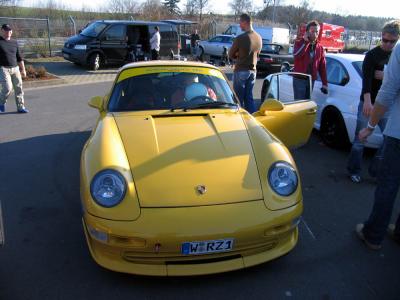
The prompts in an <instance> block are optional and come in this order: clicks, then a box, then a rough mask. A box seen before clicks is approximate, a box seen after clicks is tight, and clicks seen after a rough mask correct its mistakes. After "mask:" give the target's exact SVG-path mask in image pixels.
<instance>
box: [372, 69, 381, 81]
mask: <svg viewBox="0 0 400 300" xmlns="http://www.w3.org/2000/svg"><path fill="white" fill-rule="evenodd" d="M374 77H375V79H378V80H383V71H378V70H377V71H375V76H374Z"/></svg>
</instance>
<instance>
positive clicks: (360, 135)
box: [358, 128, 373, 143]
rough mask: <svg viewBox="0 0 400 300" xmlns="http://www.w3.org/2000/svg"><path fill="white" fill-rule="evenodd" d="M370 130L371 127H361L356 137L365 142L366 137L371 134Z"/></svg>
mask: <svg viewBox="0 0 400 300" xmlns="http://www.w3.org/2000/svg"><path fill="white" fill-rule="evenodd" d="M372 132H373V130H372V129H369V128H363V129H362V130H360V132H359V133H358V139H359V140H360V142H361V143H365V142H366V141H367V138H368V137H369V136H370V135H371V133H372Z"/></svg>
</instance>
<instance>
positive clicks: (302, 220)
mask: <svg viewBox="0 0 400 300" xmlns="http://www.w3.org/2000/svg"><path fill="white" fill-rule="evenodd" d="M300 221H301V222H303V224H304V226H305V227H306V229H307V231H308V233H309V234H310V235H311V237H312V238H313V239H314V240H316V239H317V238H316V237H315V235H314V233H313V232H312V231H311V228H310V227H309V226H308V225H307V223H306V221H305V220H304V218H303V217H301V220H300Z"/></svg>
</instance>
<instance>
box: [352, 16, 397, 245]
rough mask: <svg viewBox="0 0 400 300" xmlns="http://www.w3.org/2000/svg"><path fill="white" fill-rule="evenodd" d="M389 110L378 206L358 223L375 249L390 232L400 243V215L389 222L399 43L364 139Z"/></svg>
mask: <svg viewBox="0 0 400 300" xmlns="http://www.w3.org/2000/svg"><path fill="white" fill-rule="evenodd" d="M399 22H400V21H399ZM399 24H400V23H399ZM397 40H398V39H394V40H393V41H392V42H393V43H396V42H397ZM386 111H389V112H390V114H389V119H388V122H387V125H386V128H385V131H384V132H383V134H384V135H385V142H384V146H383V151H382V152H383V160H382V162H381V165H380V168H379V172H378V177H377V178H378V184H377V187H376V190H375V201H374V206H373V208H372V212H371V214H370V216H369V218H368V220H367V221H366V222H365V223H361V224H357V226H356V233H357V235H358V237H359V238H360V239H361V240H362V241H363V242H364V243H365V245H366V246H367V247H368V248H370V249H372V250H379V249H380V248H381V244H382V241H383V239H384V236H385V233H386V231H388V233H389V234H390V235H391V236H392V238H393V239H394V240H395V241H397V242H398V243H400V216H399V217H398V218H397V222H396V224H390V225H389V223H390V217H391V215H392V211H393V206H394V201H395V200H396V196H397V193H398V190H399V186H400V159H399V158H400V44H397V45H396V47H395V48H394V50H393V53H392V55H391V57H390V60H389V64H388V66H387V68H386V70H385V75H384V78H383V83H382V87H381V89H380V90H379V93H378V95H377V97H376V101H375V105H374V108H373V109H372V113H371V117H370V118H369V121H368V123H367V127H366V128H364V129H362V130H361V131H360V133H359V139H360V141H362V142H365V140H366V139H367V137H368V136H369V135H371V133H372V132H373V131H374V129H375V127H376V126H377V124H378V123H379V120H380V119H381V118H382V117H383V116H384V115H385V113H386Z"/></svg>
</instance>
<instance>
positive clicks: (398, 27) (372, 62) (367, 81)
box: [347, 21, 400, 183]
mask: <svg viewBox="0 0 400 300" xmlns="http://www.w3.org/2000/svg"><path fill="white" fill-rule="evenodd" d="M399 36H400V23H399V21H391V22H388V23H386V24H385V25H384V27H383V29H382V43H381V44H380V45H379V46H377V47H375V48H373V49H371V50H370V51H368V52H367V54H366V55H365V58H364V62H363V67H362V71H363V76H362V77H363V78H362V79H363V84H362V91H361V95H360V103H359V105H358V113H357V126H356V131H355V135H354V142H353V146H352V148H351V152H350V156H349V160H348V163H347V170H348V172H349V176H350V180H351V181H353V182H355V183H360V182H361V162H362V156H363V152H364V144H363V143H362V142H361V141H360V140H359V138H358V133H359V131H360V130H361V129H362V128H365V127H366V126H367V122H368V118H369V116H370V114H371V111H372V109H373V107H374V103H375V98H376V96H377V94H378V91H379V89H380V87H381V85H382V80H383V69H384V67H385V66H386V65H387V63H388V62H389V58H390V54H391V53H392V49H393V47H394V45H395V43H396V42H397V40H398V39H399ZM387 119H388V118H387V116H383V117H382V118H381V119H380V120H379V122H378V126H379V128H380V130H381V132H383V131H384V130H385V127H386V123H387ZM381 161H382V147H380V149H379V150H378V151H377V152H376V155H375V157H374V159H373V160H372V161H371V164H370V166H369V169H368V172H369V174H370V176H372V177H376V175H377V174H376V173H377V171H378V167H379V164H380V162H381Z"/></svg>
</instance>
